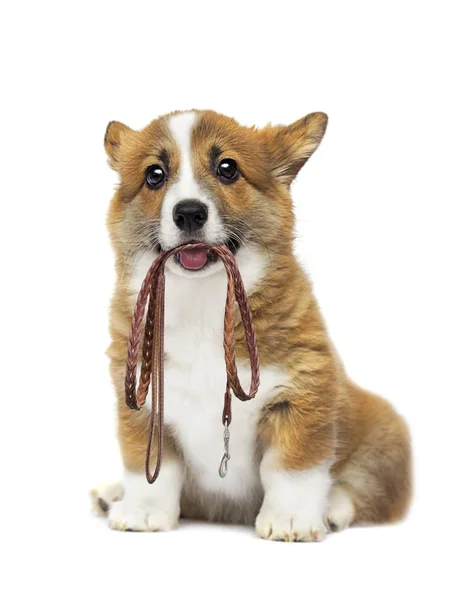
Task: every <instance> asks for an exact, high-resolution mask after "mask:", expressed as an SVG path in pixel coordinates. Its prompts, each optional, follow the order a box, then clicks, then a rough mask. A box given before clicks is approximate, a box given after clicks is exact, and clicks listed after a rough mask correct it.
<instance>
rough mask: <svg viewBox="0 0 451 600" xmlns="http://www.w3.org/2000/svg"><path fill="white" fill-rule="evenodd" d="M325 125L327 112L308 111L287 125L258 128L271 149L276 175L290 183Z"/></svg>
mask: <svg viewBox="0 0 451 600" xmlns="http://www.w3.org/2000/svg"><path fill="white" fill-rule="evenodd" d="M326 127H327V115H326V114H325V113H322V112H316V113H311V114H309V115H307V116H306V117H304V118H303V119H299V121H296V122H295V123H292V124H291V125H287V126H281V125H279V126H268V127H265V128H264V129H262V130H261V134H262V135H263V136H264V139H265V142H266V145H267V147H268V149H269V153H270V159H269V160H270V164H269V166H270V168H271V169H272V172H273V174H274V175H275V177H277V178H279V179H280V181H281V182H282V183H284V184H285V185H290V183H291V182H292V181H293V179H294V178H295V177H296V175H297V174H298V172H299V170H300V169H301V167H303V166H304V164H305V163H306V162H307V160H308V159H309V158H310V156H311V155H312V154H313V152H315V150H316V149H317V148H318V146H319V143H320V142H321V140H322V138H323V135H324V133H325V131H326Z"/></svg>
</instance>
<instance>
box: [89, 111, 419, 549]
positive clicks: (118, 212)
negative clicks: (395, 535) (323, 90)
mask: <svg viewBox="0 0 451 600" xmlns="http://www.w3.org/2000/svg"><path fill="white" fill-rule="evenodd" d="M326 126H327V116H326V115H325V114H324V113H320V112H318V113H312V114H309V115H307V116H306V117H304V118H302V119H300V120H298V121H296V122H295V123H293V124H291V125H288V126H271V125H268V126H266V127H264V128H262V129H258V128H255V127H244V126H241V125H239V124H238V123H237V122H236V121H235V120H234V119H232V118H229V117H226V116H223V115H220V114H217V113H215V112H213V111H208V110H206V111H203V110H191V111H182V112H173V113H170V114H168V115H165V116H162V117H160V118H158V119H156V120H154V121H152V122H151V123H150V125H148V126H147V127H146V128H145V129H143V130H141V131H135V130H132V129H130V128H129V127H127V126H126V125H123V124H121V123H119V122H115V121H113V122H111V123H110V124H109V125H108V128H107V131H106V134H105V149H106V153H107V155H108V158H109V162H110V165H111V167H112V168H113V169H114V170H115V171H117V173H118V174H119V179H120V181H119V185H118V188H117V191H116V193H115V195H114V197H113V199H112V202H111V205H110V209H109V216H108V227H109V232H110V237H111V241H112V246H113V248H114V252H115V260H116V272H117V283H116V288H115V292H114V295H113V299H112V304H111V319H110V324H111V327H110V329H111V337H112V343H111V346H110V348H109V350H108V355H109V358H110V364H111V375H112V379H113V382H114V385H115V387H116V390H117V397H118V437H119V442H120V449H121V453H122V457H123V464H124V479H123V482H122V483H120V484H114V485H106V486H103V487H99V488H98V489H96V490H93V491H92V492H91V495H92V501H93V506H94V509H95V510H96V511H97V512H98V513H100V514H102V515H107V516H108V522H109V525H110V527H111V528H113V529H117V530H133V531H166V530H171V529H173V528H174V527H176V526H177V523H178V520H179V518H180V516H182V517H184V518H190V519H202V520H206V521H215V522H225V523H245V524H251V523H254V524H255V530H256V533H257V534H258V535H259V536H261V537H263V538H266V539H271V540H284V541H304V542H308V541H321V540H323V539H324V538H325V536H326V533H327V532H329V531H337V530H342V529H344V528H346V527H348V526H349V525H351V524H360V523H388V522H393V521H396V520H399V519H401V518H402V517H403V516H404V515H405V513H406V511H407V508H408V505H409V501H410V496H411V451H410V439H409V432H408V428H407V426H406V424H405V422H404V420H403V419H402V418H401V417H400V416H399V415H398V414H397V413H396V412H395V410H394V409H393V408H392V407H391V406H390V405H389V404H388V403H387V402H386V401H385V400H383V399H382V398H380V397H378V396H376V395H373V394H371V393H369V392H367V391H365V390H363V389H361V388H359V387H358V386H357V385H355V384H354V383H353V382H351V381H350V380H349V379H348V377H347V376H346V374H345V372H344V369H343V366H342V363H341V362H340V359H339V357H338V355H337V353H336V351H335V349H334V347H333V345H332V343H331V341H330V340H329V338H328V335H327V332H326V329H325V325H324V322H323V319H322V317H321V314H320V311H319V308H318V305H317V302H316V300H315V298H314V296H313V294H312V288H311V285H310V282H309V280H308V278H307V276H306V274H305V273H304V272H303V270H302V268H301V266H300V265H299V264H298V262H297V260H296V259H295V256H294V253H293V240H294V225H295V219H294V212H293V203H292V198H291V195H290V185H291V183H292V181H293V180H294V178H295V177H296V175H297V174H298V172H299V171H300V169H301V168H302V167H303V166H304V164H305V163H306V162H307V160H308V159H309V158H310V156H311V155H312V154H313V152H314V151H315V150H316V148H317V147H318V145H319V144H320V142H321V140H322V138H323V135H324V133H325V130H326ZM192 241H199V242H203V243H205V244H209V245H215V244H225V245H227V246H228V248H229V249H230V250H231V251H232V252H233V253H234V255H235V258H236V261H237V264H238V266H239V269H240V272H241V275H242V278H243V281H244V285H245V288H246V291H247V294H248V296H249V303H250V307H251V310H252V315H253V321H254V327H255V332H256V338H257V343H258V349H259V355H260V363H261V383H260V389H259V392H258V394H257V396H256V397H255V399H253V400H251V401H249V402H240V401H239V400H237V399H234V401H233V423H232V424H231V426H230V455H231V460H230V462H229V465H228V467H229V469H228V474H227V477H225V478H221V477H219V475H218V465H219V461H220V459H221V456H222V454H223V451H224V447H223V425H222V421H221V415H222V410H223V406H222V399H223V393H224V388H225V382H226V373H225V366H224V349H223V319H224V305H225V296H226V274H225V270H224V267H223V265H222V263H221V261H214V260H212V259H211V258H210V255H209V254H208V253H207V251H205V250H199V249H197V250H184V251H181V252H178V253H177V254H175V256H174V257H172V258H171V259H169V261H168V263H167V267H166V330H165V358H164V364H165V395H166V404H165V430H164V441H163V462H162V467H161V472H160V475H159V478H158V479H157V481H156V482H155V483H153V484H152V485H149V484H148V483H147V480H146V477H145V472H144V465H145V456H146V446H147V442H148V436H149V416H150V412H149V410H150V409H149V406H150V402H149V403H147V404H146V405H145V406H144V407H143V409H141V410H140V411H132V410H130V409H129V408H128V407H127V406H126V404H125V401H124V373H125V361H126V355H127V341H128V333H129V329H130V323H131V316H132V312H133V308H134V304H135V302H136V298H137V293H138V291H139V289H140V287H141V284H142V281H143V279H144V277H145V274H146V272H147V270H148V269H149V267H150V265H151V264H152V262H153V260H154V259H155V258H156V257H157V255H158V253H160V252H163V251H166V250H169V249H172V248H175V247H177V246H179V245H181V244H184V243H187V242H192ZM235 333H236V340H237V343H236V354H237V360H238V370H239V373H240V378H241V381H242V383H243V387H246V385H247V386H248V384H249V382H250V373H249V363H248V361H246V344H245V339H244V333H243V329H242V324H241V322H240V320H239V319H238V318H237V319H236V324H235ZM153 464H154V463H153Z"/></svg>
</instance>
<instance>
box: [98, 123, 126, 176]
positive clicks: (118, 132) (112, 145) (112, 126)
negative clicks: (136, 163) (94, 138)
mask: <svg viewBox="0 0 451 600" xmlns="http://www.w3.org/2000/svg"><path fill="white" fill-rule="evenodd" d="M132 131H133V130H132V129H130V127H127V125H124V124H123V123H119V121H110V122H109V123H108V127H107V128H106V131H105V138H104V140H103V145H104V147H105V151H106V153H107V155H108V162H109V163H110V165H111V168H112V169H114V170H115V171H118V170H119V163H120V148H121V140H122V139H123V137H124V135H127V133H131V132H132Z"/></svg>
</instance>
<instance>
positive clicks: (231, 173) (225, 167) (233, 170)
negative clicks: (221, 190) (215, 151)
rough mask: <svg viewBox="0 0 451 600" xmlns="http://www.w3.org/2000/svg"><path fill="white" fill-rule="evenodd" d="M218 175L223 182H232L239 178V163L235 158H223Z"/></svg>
mask: <svg viewBox="0 0 451 600" xmlns="http://www.w3.org/2000/svg"><path fill="white" fill-rule="evenodd" d="M216 174H217V176H218V177H219V179H221V181H222V182H223V183H232V182H233V181H235V180H236V179H237V178H238V175H239V171H238V165H237V164H236V161H234V160H233V158H223V159H222V160H221V162H220V163H219V165H218V168H217V171H216Z"/></svg>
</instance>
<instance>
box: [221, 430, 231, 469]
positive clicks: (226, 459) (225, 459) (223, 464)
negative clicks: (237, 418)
mask: <svg viewBox="0 0 451 600" xmlns="http://www.w3.org/2000/svg"><path fill="white" fill-rule="evenodd" d="M229 441H230V431H229V422H228V421H227V419H226V420H225V425H224V454H223V455H222V458H221V462H220V464H219V476H220V477H222V479H224V477H225V476H226V475H227V472H228V467H227V463H228V462H229V460H230V454H229Z"/></svg>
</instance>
